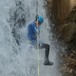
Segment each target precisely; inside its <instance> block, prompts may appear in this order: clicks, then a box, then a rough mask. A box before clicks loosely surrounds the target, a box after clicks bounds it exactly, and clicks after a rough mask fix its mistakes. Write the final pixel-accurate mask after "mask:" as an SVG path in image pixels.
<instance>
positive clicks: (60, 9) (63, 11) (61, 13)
mask: <svg viewBox="0 0 76 76" xmlns="http://www.w3.org/2000/svg"><path fill="white" fill-rule="evenodd" d="M74 6H76V1H75V0H52V9H53V10H52V14H54V15H55V17H54V18H55V19H56V23H57V24H58V25H59V24H63V23H64V20H65V19H66V18H67V17H68V15H69V13H70V11H71V10H72V8H73V7H74Z"/></svg>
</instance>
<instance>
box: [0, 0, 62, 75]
mask: <svg viewBox="0 0 76 76" xmlns="http://www.w3.org/2000/svg"><path fill="white" fill-rule="evenodd" d="M19 1H21V2H22V3H23V4H24V5H22V6H21V7H23V10H24V11H23V12H22V11H21V12H19V10H20V9H18V10H16V9H17V8H16V7H17V5H16V2H19ZM44 2H45V0H38V14H39V15H41V16H43V17H44V19H45V20H44V23H43V24H42V26H41V34H40V37H41V38H40V40H41V41H43V42H44V43H48V44H50V61H52V62H54V65H53V66H44V65H43V63H44V49H41V50H40V76H61V73H60V72H59V71H58V70H59V69H58V66H57V64H58V60H57V54H56V53H55V51H56V50H57V49H56V48H55V45H54V44H53V41H52V40H53V38H52V35H53V33H52V32H51V28H50V26H49V22H48V21H49V20H48V18H47V16H46V9H45V5H44ZM15 10H16V11H17V12H18V14H19V15H18V17H17V18H16V19H15V20H14V19H12V17H13V18H14V12H15ZM23 14H24V16H23V18H24V21H25V22H24V23H23V24H24V25H23V24H19V23H17V24H16V22H15V21H17V19H18V18H21V17H22V15H23ZM35 17H36V0H1V1H0V76H38V58H37V49H35V48H33V47H32V46H31V45H30V44H29V43H28V40H27V27H28V24H29V23H31V22H32V21H34V20H35ZM14 25H15V26H18V25H22V26H21V27H19V26H18V27H16V29H15V32H14V34H15V35H16V36H14V35H13V33H12V31H13V28H14V27H15V26H14ZM49 30H50V32H49ZM17 32H18V33H17ZM17 35H18V36H17ZM19 37H20V39H18V38H19ZM17 39H18V41H19V44H20V45H18V44H17Z"/></svg>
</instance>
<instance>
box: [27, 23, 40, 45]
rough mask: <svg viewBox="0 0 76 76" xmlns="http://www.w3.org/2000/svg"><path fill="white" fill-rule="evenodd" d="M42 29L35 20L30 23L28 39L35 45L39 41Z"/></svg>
mask: <svg viewBox="0 0 76 76" xmlns="http://www.w3.org/2000/svg"><path fill="white" fill-rule="evenodd" d="M39 31H40V27H38V28H37V26H36V24H35V22H32V23H31V24H29V25H28V39H29V40H30V41H31V43H32V44H33V45H36V43H37V33H38V32H39Z"/></svg>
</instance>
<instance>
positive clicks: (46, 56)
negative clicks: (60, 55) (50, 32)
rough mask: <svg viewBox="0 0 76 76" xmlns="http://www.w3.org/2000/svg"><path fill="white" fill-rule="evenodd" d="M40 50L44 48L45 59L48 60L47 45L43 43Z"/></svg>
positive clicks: (48, 49) (48, 48)
mask: <svg viewBox="0 0 76 76" xmlns="http://www.w3.org/2000/svg"><path fill="white" fill-rule="evenodd" d="M40 48H45V58H49V51H50V46H49V45H48V44H45V43H43V44H42V46H40Z"/></svg>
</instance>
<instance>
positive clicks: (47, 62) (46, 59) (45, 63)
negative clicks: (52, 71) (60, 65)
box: [44, 58, 53, 66]
mask: <svg viewBox="0 0 76 76" xmlns="http://www.w3.org/2000/svg"><path fill="white" fill-rule="evenodd" d="M44 65H45V66H46V65H53V62H50V61H49V59H48V58H45V61H44Z"/></svg>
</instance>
